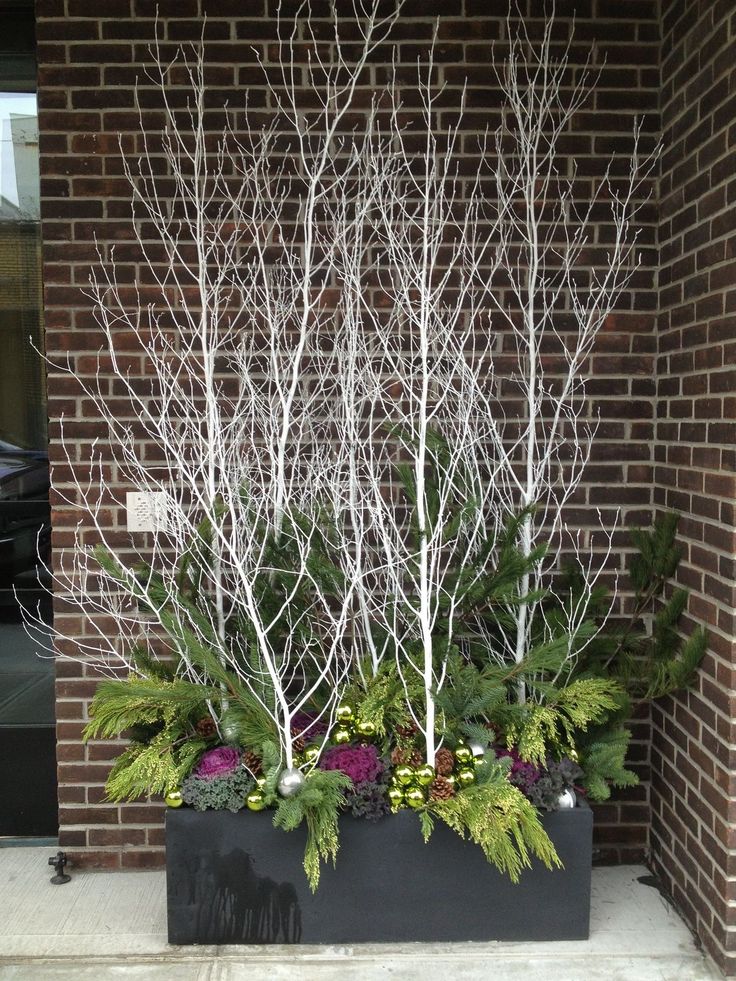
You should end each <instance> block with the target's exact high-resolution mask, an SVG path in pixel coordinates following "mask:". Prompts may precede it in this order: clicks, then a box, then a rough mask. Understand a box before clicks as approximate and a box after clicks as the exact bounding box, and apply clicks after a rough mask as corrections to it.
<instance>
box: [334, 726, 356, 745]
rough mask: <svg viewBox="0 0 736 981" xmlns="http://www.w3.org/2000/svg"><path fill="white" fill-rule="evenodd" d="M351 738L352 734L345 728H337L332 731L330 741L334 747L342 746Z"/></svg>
mask: <svg viewBox="0 0 736 981" xmlns="http://www.w3.org/2000/svg"><path fill="white" fill-rule="evenodd" d="M352 738H353V734H352V732H351V731H350V729H348V728H347V726H338V727H337V729H333V730H332V741H333V743H334V744H335V745H336V746H344V745H345V744H346V743H349V742H350V740H351V739H352Z"/></svg>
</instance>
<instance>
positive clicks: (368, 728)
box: [355, 722, 376, 739]
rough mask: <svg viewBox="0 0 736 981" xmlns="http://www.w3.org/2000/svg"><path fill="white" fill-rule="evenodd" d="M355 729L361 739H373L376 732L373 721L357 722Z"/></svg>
mask: <svg viewBox="0 0 736 981" xmlns="http://www.w3.org/2000/svg"><path fill="white" fill-rule="evenodd" d="M355 731H356V732H357V733H358V735H359V736H362V738H363V739H373V737H374V736H375V734H376V727H375V724H374V723H373V722H358V724H357V725H356V727H355Z"/></svg>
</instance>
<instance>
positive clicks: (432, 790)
mask: <svg viewBox="0 0 736 981" xmlns="http://www.w3.org/2000/svg"><path fill="white" fill-rule="evenodd" d="M454 796H455V788H454V787H453V785H452V784H451V783H450V781H449V780H445V778H444V777H435V778H434V780H433V781H432V783H431V784H430V785H429V799H430V800H449V799H450V798H451V797H454Z"/></svg>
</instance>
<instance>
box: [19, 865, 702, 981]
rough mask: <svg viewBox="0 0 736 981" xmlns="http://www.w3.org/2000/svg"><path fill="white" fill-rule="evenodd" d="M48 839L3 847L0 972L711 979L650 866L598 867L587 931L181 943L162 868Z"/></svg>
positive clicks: (342, 978)
mask: <svg viewBox="0 0 736 981" xmlns="http://www.w3.org/2000/svg"><path fill="white" fill-rule="evenodd" d="M51 851H52V850H51V849H49V848H2V847H0V882H2V883H3V884H4V890H3V892H4V895H3V902H2V907H1V908H2V915H0V981H87V979H90V981H91V979H94V981H108V979H109V981H116V979H125V981H164V979H166V981H169V979H175V981H246V979H247V981H261V979H264V981H265V979H268V981H287V979H288V981H338V979H339V981H374V979H375V981H389V979H390V981H481V979H482V981H487V979H489V978H493V981H536V979H542V978H544V979H548V978H551V977H552V978H555V977H560V978H565V979H566V981H714V979H718V978H720V977H721V975H720V973H719V972H718V970H717V969H716V968H715V966H714V965H713V964H712V963H711V962H710V961H709V960H708V959H707V958H706V957H704V955H703V953H702V952H701V951H700V950H699V949H698V947H697V945H696V943H695V941H694V939H693V937H692V935H691V933H690V931H689V930H688V928H687V927H686V925H685V924H684V923H683V921H682V920H681V919H680V917H679V916H678V915H677V912H676V911H675V910H674V909H673V907H672V906H671V905H670V903H669V902H668V901H667V900H666V899H665V897H663V896H662V895H661V894H660V892H659V891H658V889H657V888H655V887H654V886H653V885H652V884H650V883H651V877H650V876H649V874H648V871H647V869H645V868H644V867H643V866H632V865H629V866H619V867H616V868H600V869H594V870H593V883H592V906H591V935H590V939H589V940H587V941H574V942H573V941H563V942H558V943H535V944H524V943H498V942H493V943H482V944H479V943H459V944H431V943H430V944H356V945H343V946H324V947H317V946H307V945H273V946H220V947H206V946H202V947H180V946H174V945H170V944H168V943H167V940H166V888H165V878H164V873H163V872H158V871H156V872H151V871H142V872H84V871H80V872H76V873H75V872H74V869H73V868H70V869H69V871H70V872H71V874H72V880H71V882H69V883H67V884H66V885H63V886H53V885H51V883H50V882H49V878H50V872H51V870H50V869H49V867H48V864H47V862H48V858H49V855H50V854H51Z"/></svg>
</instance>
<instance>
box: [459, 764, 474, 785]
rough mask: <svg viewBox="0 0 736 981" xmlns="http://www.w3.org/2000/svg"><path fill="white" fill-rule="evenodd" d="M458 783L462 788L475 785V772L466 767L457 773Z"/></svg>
mask: <svg viewBox="0 0 736 981" xmlns="http://www.w3.org/2000/svg"><path fill="white" fill-rule="evenodd" d="M457 782H458V783H459V784H460V786H461V787H469V786H470V785H471V783H475V770H473V769H471V767H469V766H464V767H462V768H461V769H459V770H458V771H457Z"/></svg>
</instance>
